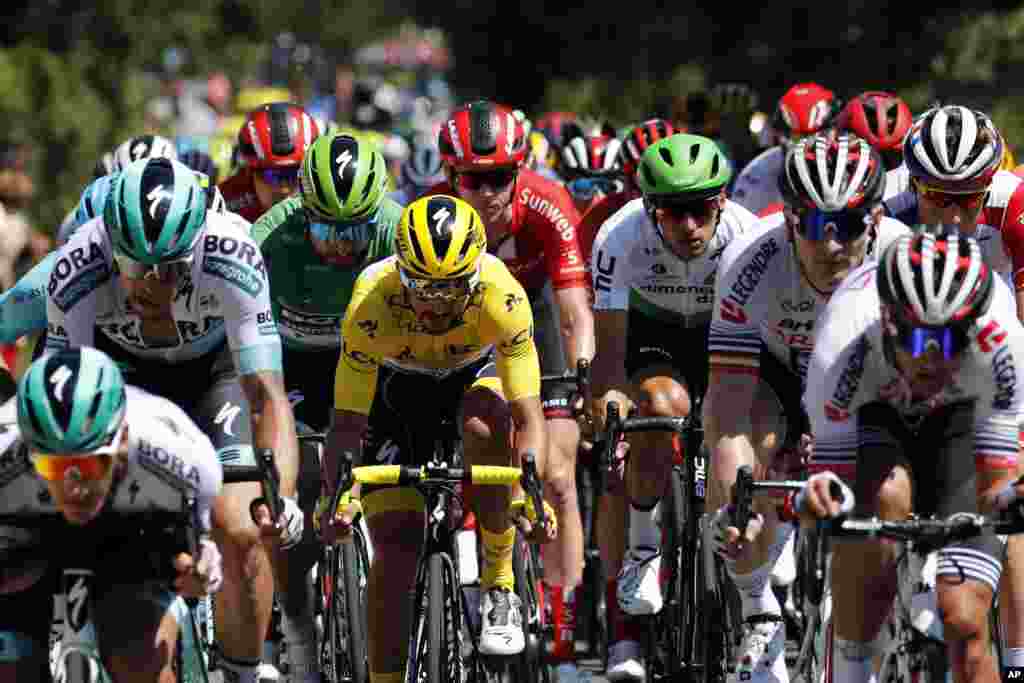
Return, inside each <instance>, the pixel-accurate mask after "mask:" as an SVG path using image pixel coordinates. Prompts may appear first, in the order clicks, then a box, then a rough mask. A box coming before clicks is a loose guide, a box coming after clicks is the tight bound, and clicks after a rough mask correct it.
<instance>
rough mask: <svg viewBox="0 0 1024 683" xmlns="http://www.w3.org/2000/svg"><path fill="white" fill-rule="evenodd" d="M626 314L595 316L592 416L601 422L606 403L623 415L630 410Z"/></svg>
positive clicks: (609, 312) (604, 312) (608, 312)
mask: <svg viewBox="0 0 1024 683" xmlns="http://www.w3.org/2000/svg"><path fill="white" fill-rule="evenodd" d="M628 322H629V312H628V311H626V310H599V311H596V312H595V313H594V323H595V325H594V326H595V328H596V329H597V348H598V351H597V354H596V355H595V356H594V362H593V363H592V365H591V375H592V376H593V394H594V406H592V410H593V412H592V415H593V417H594V418H596V419H598V420H599V424H600V423H603V422H604V418H605V412H606V407H607V405H608V401H616V402H618V404H619V410H620V412H621V414H622V415H625V414H626V413H627V412H628V411H629V398H628V397H627V396H626V393H625V392H626V388H627V383H628V382H629V378H628V377H626V335H627V329H628Z"/></svg>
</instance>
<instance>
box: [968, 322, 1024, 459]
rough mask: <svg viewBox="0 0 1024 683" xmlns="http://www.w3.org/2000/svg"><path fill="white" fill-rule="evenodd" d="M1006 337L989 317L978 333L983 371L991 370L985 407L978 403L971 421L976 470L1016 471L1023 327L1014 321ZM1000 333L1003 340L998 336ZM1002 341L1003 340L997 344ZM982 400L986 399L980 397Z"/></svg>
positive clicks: (1022, 402)
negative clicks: (1012, 328)
mask: <svg viewBox="0 0 1024 683" xmlns="http://www.w3.org/2000/svg"><path fill="white" fill-rule="evenodd" d="M1011 322H1012V324H1013V325H1014V327H1015V329H1014V330H1013V331H1012V332H1010V333H1009V334H1012V335H1013V336H1012V337H1009V336H1008V332H1007V331H1006V330H1002V329H1000V326H999V324H998V323H997V322H996V321H995V320H992V321H990V322H989V323H988V325H986V326H985V327H982V329H981V331H980V332H979V333H978V342H979V347H980V348H981V350H982V351H983V352H985V351H988V353H985V355H984V356H983V357H982V359H981V360H982V362H983V363H984V364H985V365H983V366H982V367H983V368H984V371H986V372H987V373H990V377H991V380H990V384H989V386H990V387H991V390H990V392H989V397H988V399H987V400H988V401H990V403H989V405H988V406H979V407H978V409H976V411H975V421H974V464H975V467H976V468H977V470H978V471H979V472H980V471H985V470H1014V471H1015V470H1016V467H1017V455H1018V452H1019V449H1020V417H1021V413H1022V412H1024V384H1022V381H1021V380H1022V379H1024V343H1022V340H1024V330H1021V328H1020V325H1019V324H1017V321H1016V320H1012V321H1011ZM1000 335H1002V336H1003V339H1000V338H999V337H1000ZM999 342H1002V343H999ZM983 400H985V399H983Z"/></svg>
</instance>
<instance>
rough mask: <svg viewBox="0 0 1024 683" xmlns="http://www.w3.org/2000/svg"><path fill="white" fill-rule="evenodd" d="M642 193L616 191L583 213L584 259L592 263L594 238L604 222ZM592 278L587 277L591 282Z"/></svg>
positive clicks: (581, 236) (582, 237) (581, 248)
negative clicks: (591, 255)
mask: <svg viewBox="0 0 1024 683" xmlns="http://www.w3.org/2000/svg"><path fill="white" fill-rule="evenodd" d="M639 196H640V195H639V194H637V193H635V192H616V193H615V194H609V195H605V196H604V197H602V198H601V200H600V201H598V202H597V203H596V204H594V205H592V206H591V207H590V208H589V209H587V212H586V213H585V214H583V220H581V221H580V230H579V232H580V250H581V251H582V252H583V261H584V263H586V264H587V265H589V264H590V252H591V250H593V248H594V239H595V238H596V237H597V233H598V232H600V230H601V226H602V225H604V222H605V221H606V220H608V219H609V218H611V217H612V214H614V213H615V212H616V211H618V210H619V209H621V208H622V207H624V206H625V205H626V204H628V203H630V202H631V201H633V200H634V199H636V198H637V197H639ZM589 281H590V279H589V278H588V279H587V282H589Z"/></svg>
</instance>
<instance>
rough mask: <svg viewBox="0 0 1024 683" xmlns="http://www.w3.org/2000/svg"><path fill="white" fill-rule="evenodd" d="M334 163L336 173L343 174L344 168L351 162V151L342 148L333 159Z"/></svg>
mask: <svg viewBox="0 0 1024 683" xmlns="http://www.w3.org/2000/svg"><path fill="white" fill-rule="evenodd" d="M334 163H336V164H338V175H339V176H342V175H345V169H346V168H347V167H348V165H349V164H350V163H352V152H351V151H350V150H347V149H346V150H343V151H342V153H341V154H339V155H338V156H337V157H336V158H335V159H334Z"/></svg>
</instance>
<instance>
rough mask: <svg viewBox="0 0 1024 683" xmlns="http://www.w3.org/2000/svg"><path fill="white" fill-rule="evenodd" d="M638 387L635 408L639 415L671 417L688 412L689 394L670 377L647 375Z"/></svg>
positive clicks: (687, 413)
mask: <svg viewBox="0 0 1024 683" xmlns="http://www.w3.org/2000/svg"><path fill="white" fill-rule="evenodd" d="M639 389H640V392H639V400H638V401H637V409H638V411H639V412H640V414H641V415H644V416H651V417H671V416H675V415H682V416H685V415H689V414H690V394H689V392H688V391H687V390H686V387H684V386H683V385H682V384H680V383H679V382H678V381H676V380H675V379H673V378H672V377H667V376H665V375H656V376H654V377H647V378H646V379H644V380H642V381H641V382H640V385H639Z"/></svg>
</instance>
